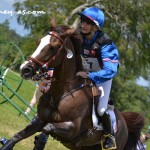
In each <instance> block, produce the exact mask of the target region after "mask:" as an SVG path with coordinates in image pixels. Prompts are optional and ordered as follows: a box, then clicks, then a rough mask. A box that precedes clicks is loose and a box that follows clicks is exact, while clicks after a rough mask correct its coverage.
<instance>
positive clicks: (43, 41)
mask: <svg viewBox="0 0 150 150" xmlns="http://www.w3.org/2000/svg"><path fill="white" fill-rule="evenodd" d="M50 38H51V35H46V36H45V37H43V38H42V39H41V42H40V44H39V46H38V47H37V49H36V50H35V52H34V53H33V54H32V55H31V57H33V58H35V57H36V56H37V55H39V54H40V52H41V50H42V49H43V48H44V47H45V46H46V45H48V44H49V43H50Z"/></svg>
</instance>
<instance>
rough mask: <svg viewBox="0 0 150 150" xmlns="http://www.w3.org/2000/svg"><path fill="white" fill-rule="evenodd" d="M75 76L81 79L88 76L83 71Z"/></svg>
mask: <svg viewBox="0 0 150 150" xmlns="http://www.w3.org/2000/svg"><path fill="white" fill-rule="evenodd" d="M76 76H80V77H82V78H88V74H87V73H86V72H84V71H79V72H77V74H76Z"/></svg>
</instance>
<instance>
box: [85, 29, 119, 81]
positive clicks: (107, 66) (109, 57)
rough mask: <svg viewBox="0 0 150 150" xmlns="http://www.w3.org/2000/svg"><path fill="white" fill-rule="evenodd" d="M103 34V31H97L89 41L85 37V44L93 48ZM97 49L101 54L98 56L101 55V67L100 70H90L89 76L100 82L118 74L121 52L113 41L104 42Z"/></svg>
mask: <svg viewBox="0 0 150 150" xmlns="http://www.w3.org/2000/svg"><path fill="white" fill-rule="evenodd" d="M103 35H104V33H103V32H102V31H97V32H96V33H95V35H94V36H93V38H92V40H91V41H90V42H88V41H87V39H86V38H83V41H84V42H83V45H84V46H87V47H89V48H92V45H93V43H94V42H95V41H96V40H97V38H98V37H99V36H103ZM97 51H98V54H99V55H97V56H98V57H99V58H98V60H99V62H100V63H101V69H100V70H98V71H92V72H89V78H90V79H91V80H92V81H93V82H95V83H97V84H100V83H103V82H105V81H107V80H110V79H112V78H113V77H114V76H115V75H116V73H117V69H118V65H119V61H118V57H119V53H118V49H117V47H116V45H115V44H114V43H113V42H111V43H109V44H106V43H105V44H102V45H101V46H100V47H99V49H98V50H97Z"/></svg>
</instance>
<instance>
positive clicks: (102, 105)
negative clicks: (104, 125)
mask: <svg viewBox="0 0 150 150" xmlns="http://www.w3.org/2000/svg"><path fill="white" fill-rule="evenodd" d="M111 85H112V79H111V80H108V81H106V82H104V83H101V84H96V86H97V88H98V89H100V90H102V94H101V96H100V97H99V102H98V107H97V112H98V114H99V116H103V114H104V112H105V111H106V110H107V107H108V100H109V95H110V90H111Z"/></svg>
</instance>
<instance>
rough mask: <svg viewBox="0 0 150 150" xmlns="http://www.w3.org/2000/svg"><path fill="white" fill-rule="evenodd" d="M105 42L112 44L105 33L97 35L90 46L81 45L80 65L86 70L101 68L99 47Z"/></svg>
mask: <svg viewBox="0 0 150 150" xmlns="http://www.w3.org/2000/svg"><path fill="white" fill-rule="evenodd" d="M105 44H112V40H110V39H109V36H108V35H107V34H106V33H103V34H102V36H98V38H97V39H96V41H95V42H94V43H93V44H92V46H91V47H88V46H86V45H82V50H81V55H82V65H83V67H84V69H86V70H87V71H99V70H100V69H101V68H102V66H103V65H102V59H101V56H100V54H101V52H100V51H101V48H102V46H103V45H105Z"/></svg>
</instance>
